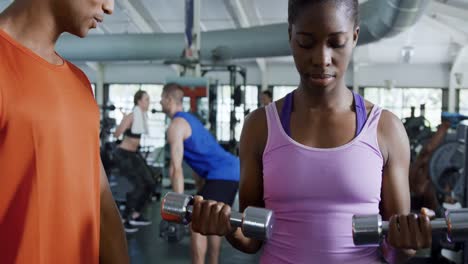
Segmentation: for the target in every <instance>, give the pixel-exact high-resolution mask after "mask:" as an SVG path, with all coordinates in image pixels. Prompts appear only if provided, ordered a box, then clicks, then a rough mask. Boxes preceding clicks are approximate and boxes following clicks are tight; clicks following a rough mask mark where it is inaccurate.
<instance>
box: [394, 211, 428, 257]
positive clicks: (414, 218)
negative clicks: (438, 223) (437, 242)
mask: <svg viewBox="0 0 468 264" xmlns="http://www.w3.org/2000/svg"><path fill="white" fill-rule="evenodd" d="M434 215H435V213H434V211H432V210H429V209H427V208H422V209H421V214H419V215H417V214H409V215H394V216H392V217H391V218H390V221H389V230H388V233H387V242H388V244H390V246H392V247H394V248H397V249H414V250H418V249H423V248H429V247H431V245H432V227H431V223H430V218H431V217H434Z"/></svg>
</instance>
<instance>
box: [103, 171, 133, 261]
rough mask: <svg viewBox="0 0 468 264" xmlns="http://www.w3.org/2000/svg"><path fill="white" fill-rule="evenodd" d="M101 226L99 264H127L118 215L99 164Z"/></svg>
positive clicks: (126, 252) (124, 240)
mask: <svg viewBox="0 0 468 264" xmlns="http://www.w3.org/2000/svg"><path fill="white" fill-rule="evenodd" d="M100 189H101V225H100V238H101V239H100V241H99V263H101V264H107V263H109V264H128V263H130V259H129V257H128V249H127V241H126V239H125V234H124V230H123V226H122V222H121V221H120V214H119V211H118V209H117V206H116V204H115V202H114V198H113V197H112V193H111V191H110V188H109V183H108V182H107V176H106V172H105V171H104V167H103V166H102V163H101V188H100Z"/></svg>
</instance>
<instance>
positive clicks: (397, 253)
mask: <svg viewBox="0 0 468 264" xmlns="http://www.w3.org/2000/svg"><path fill="white" fill-rule="evenodd" d="M378 131H379V132H378V134H379V136H378V138H379V145H380V149H381V152H382V155H383V158H384V170H383V178H382V194H381V195H382V197H381V198H382V201H381V214H382V217H383V219H384V220H387V221H388V220H390V224H389V231H388V235H387V238H386V241H385V242H384V244H383V247H382V249H383V253H384V257H385V259H386V260H387V261H388V262H390V263H404V262H405V261H406V260H408V259H409V258H411V257H412V256H414V254H415V249H421V248H426V247H430V244H431V229H430V224H429V219H428V218H427V217H425V216H422V215H420V216H418V215H415V214H410V191H409V177H408V173H409V163H410V148H409V141H408V136H407V134H406V131H405V129H404V127H403V124H402V123H401V121H400V120H399V119H398V118H397V117H396V116H395V115H393V114H392V113H390V112H388V111H383V112H382V115H381V118H380V122H379V128H378Z"/></svg>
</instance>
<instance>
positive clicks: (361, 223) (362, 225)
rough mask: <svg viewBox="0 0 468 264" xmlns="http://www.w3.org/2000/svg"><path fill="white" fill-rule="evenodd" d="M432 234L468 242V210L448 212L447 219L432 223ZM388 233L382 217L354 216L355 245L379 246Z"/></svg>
mask: <svg viewBox="0 0 468 264" xmlns="http://www.w3.org/2000/svg"><path fill="white" fill-rule="evenodd" d="M431 226H432V232H433V233H441V234H444V235H446V236H447V239H448V241H450V242H460V241H467V240H468V209H466V208H465V209H457V210H447V211H446V212H445V218H437V219H434V220H432V221H431ZM387 232H388V221H382V217H381V216H380V215H378V214H376V215H354V216H353V241H354V245H356V246H360V245H367V246H374V245H378V244H379V243H380V241H381V239H382V236H383V235H386V234H387Z"/></svg>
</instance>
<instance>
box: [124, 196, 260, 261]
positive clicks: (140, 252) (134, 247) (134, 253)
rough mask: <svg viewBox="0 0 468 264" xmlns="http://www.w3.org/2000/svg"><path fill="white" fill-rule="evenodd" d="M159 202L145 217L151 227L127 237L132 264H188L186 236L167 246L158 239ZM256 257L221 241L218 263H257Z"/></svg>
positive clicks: (188, 253)
mask: <svg viewBox="0 0 468 264" xmlns="http://www.w3.org/2000/svg"><path fill="white" fill-rule="evenodd" d="M159 209H160V202H154V203H152V204H151V205H150V206H149V208H148V209H147V211H146V216H147V217H148V218H150V219H151V220H152V221H153V224H152V225H151V226H147V227H142V228H141V229H140V230H139V231H138V232H137V233H135V234H132V235H127V240H128V245H129V254H130V257H131V263H132V264H156V263H157V264H160V263H162V264H178V263H190V251H189V250H190V247H189V246H190V245H189V244H190V239H189V237H188V236H186V237H185V238H184V239H183V240H182V241H180V242H179V243H176V244H169V243H168V242H166V241H164V240H163V239H162V238H160V237H159V222H160V221H161V215H160V213H159V212H160V211H159ZM258 257H259V256H258V254H257V255H248V254H244V253H241V252H239V251H237V250H236V249H234V248H232V247H231V246H230V244H229V243H228V242H227V241H225V240H224V241H223V245H222V249H221V258H220V263H222V264H224V263H227V264H231V263H232V264H234V263H236V264H237V263H243V264H244V263H245V264H249V263H258Z"/></svg>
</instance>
